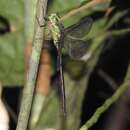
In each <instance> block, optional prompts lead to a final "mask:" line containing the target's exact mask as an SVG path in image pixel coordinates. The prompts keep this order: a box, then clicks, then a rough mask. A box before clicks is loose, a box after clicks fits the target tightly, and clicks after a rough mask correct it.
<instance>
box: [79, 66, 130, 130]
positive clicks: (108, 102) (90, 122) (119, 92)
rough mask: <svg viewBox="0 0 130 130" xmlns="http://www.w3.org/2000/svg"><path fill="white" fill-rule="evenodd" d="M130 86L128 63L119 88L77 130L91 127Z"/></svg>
mask: <svg viewBox="0 0 130 130" xmlns="http://www.w3.org/2000/svg"><path fill="white" fill-rule="evenodd" d="M129 86H130V64H129V67H128V71H127V74H126V78H125V81H124V83H123V84H122V85H121V86H120V87H119V89H118V90H117V91H116V92H115V93H114V94H113V95H112V96H111V97H110V98H108V99H107V100H106V101H105V102H104V104H103V105H102V106H100V107H99V108H97V110H96V112H95V113H94V114H93V116H92V117H91V118H90V119H89V120H88V121H87V122H86V123H85V124H84V125H83V126H82V127H81V128H80V129H79V130H88V129H89V128H90V127H92V126H93V125H94V124H95V123H96V122H97V121H98V119H99V118H100V116H101V115H102V114H103V113H104V112H105V111H106V110H107V109H108V108H109V107H110V106H111V105H112V104H113V103H114V102H115V101H117V100H118V99H119V98H120V97H121V96H122V95H123V94H124V92H125V91H126V90H127V89H128V87H129Z"/></svg>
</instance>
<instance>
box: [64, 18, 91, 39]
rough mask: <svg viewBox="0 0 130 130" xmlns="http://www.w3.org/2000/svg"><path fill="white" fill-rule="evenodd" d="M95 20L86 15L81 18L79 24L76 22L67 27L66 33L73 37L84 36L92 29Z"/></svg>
mask: <svg viewBox="0 0 130 130" xmlns="http://www.w3.org/2000/svg"><path fill="white" fill-rule="evenodd" d="M92 23H93V20H92V18H90V17H85V18H83V19H81V20H80V21H79V22H78V23H77V24H74V25H72V26H70V27H69V28H67V29H66V31H65V35H66V36H67V35H70V36H71V37H76V38H78V39H79V38H82V37H84V36H85V35H86V34H87V33H88V32H89V31H90V29H91V27H92Z"/></svg>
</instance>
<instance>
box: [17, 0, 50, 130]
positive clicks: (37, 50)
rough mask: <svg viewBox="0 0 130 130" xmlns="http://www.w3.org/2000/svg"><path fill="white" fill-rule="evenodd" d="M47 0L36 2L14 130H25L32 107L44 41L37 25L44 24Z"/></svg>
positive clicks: (42, 32)
mask: <svg viewBox="0 0 130 130" xmlns="http://www.w3.org/2000/svg"><path fill="white" fill-rule="evenodd" d="M47 1H48V0H38V2H37V7H36V18H37V19H36V21H35V31H34V37H33V48H32V54H31V58H30V62H29V69H28V72H27V80H26V83H25V87H24V91H23V98H22V104H21V108H20V113H19V118H18V124H17V128H16V130H26V129H27V125H28V120H29V115H30V110H31V106H32V100H33V94H34V89H35V84H36V78H37V72H38V65H39V60H40V55H41V50H42V44H43V40H44V28H43V27H41V26H40V25H39V24H42V25H43V24H45V21H44V17H45V14H46V8H47Z"/></svg>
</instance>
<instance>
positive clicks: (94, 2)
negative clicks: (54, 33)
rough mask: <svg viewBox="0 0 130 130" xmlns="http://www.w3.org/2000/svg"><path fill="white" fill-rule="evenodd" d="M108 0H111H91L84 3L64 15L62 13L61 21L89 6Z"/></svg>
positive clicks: (107, 0)
mask: <svg viewBox="0 0 130 130" xmlns="http://www.w3.org/2000/svg"><path fill="white" fill-rule="evenodd" d="M109 1H111V0H91V1H90V2H87V3H86V4H84V5H83V6H81V7H79V8H76V9H73V10H71V11H70V12H69V13H67V14H66V15H64V16H63V17H62V18H61V21H64V20H66V19H68V18H69V17H72V16H73V15H76V14H78V13H80V12H82V11H84V10H86V9H88V8H90V7H93V6H95V5H97V4H101V3H104V2H109Z"/></svg>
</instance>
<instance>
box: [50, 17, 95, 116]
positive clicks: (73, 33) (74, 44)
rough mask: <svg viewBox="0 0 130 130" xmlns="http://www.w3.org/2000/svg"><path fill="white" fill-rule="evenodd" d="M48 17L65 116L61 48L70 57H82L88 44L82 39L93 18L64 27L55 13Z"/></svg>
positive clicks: (62, 108) (76, 58)
mask: <svg viewBox="0 0 130 130" xmlns="http://www.w3.org/2000/svg"><path fill="white" fill-rule="evenodd" d="M48 19H49V22H48V23H49V24H48V27H49V30H50V32H49V33H51V36H52V39H53V42H54V45H55V47H56V49H57V52H58V56H57V71H58V72H59V77H60V80H59V82H60V88H59V90H60V100H61V101H60V102H61V103H60V104H61V110H62V112H63V114H64V116H66V100H65V85H64V77H63V69H62V49H63V48H64V49H65V50H66V51H67V53H68V54H69V56H70V57H71V58H72V59H74V60H80V59H82V58H83V57H84V56H85V54H86V51H87V49H88V44H87V43H86V41H84V40H82V39H83V37H84V36H86V34H87V33H88V32H89V31H90V29H91V27H92V23H93V20H92V18H90V17H86V18H83V19H81V20H80V21H79V22H78V23H76V24H74V25H72V26H70V27H68V28H66V29H65V28H64V26H63V24H62V23H61V22H60V18H59V17H58V16H57V14H51V15H50V16H49V17H48Z"/></svg>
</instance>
